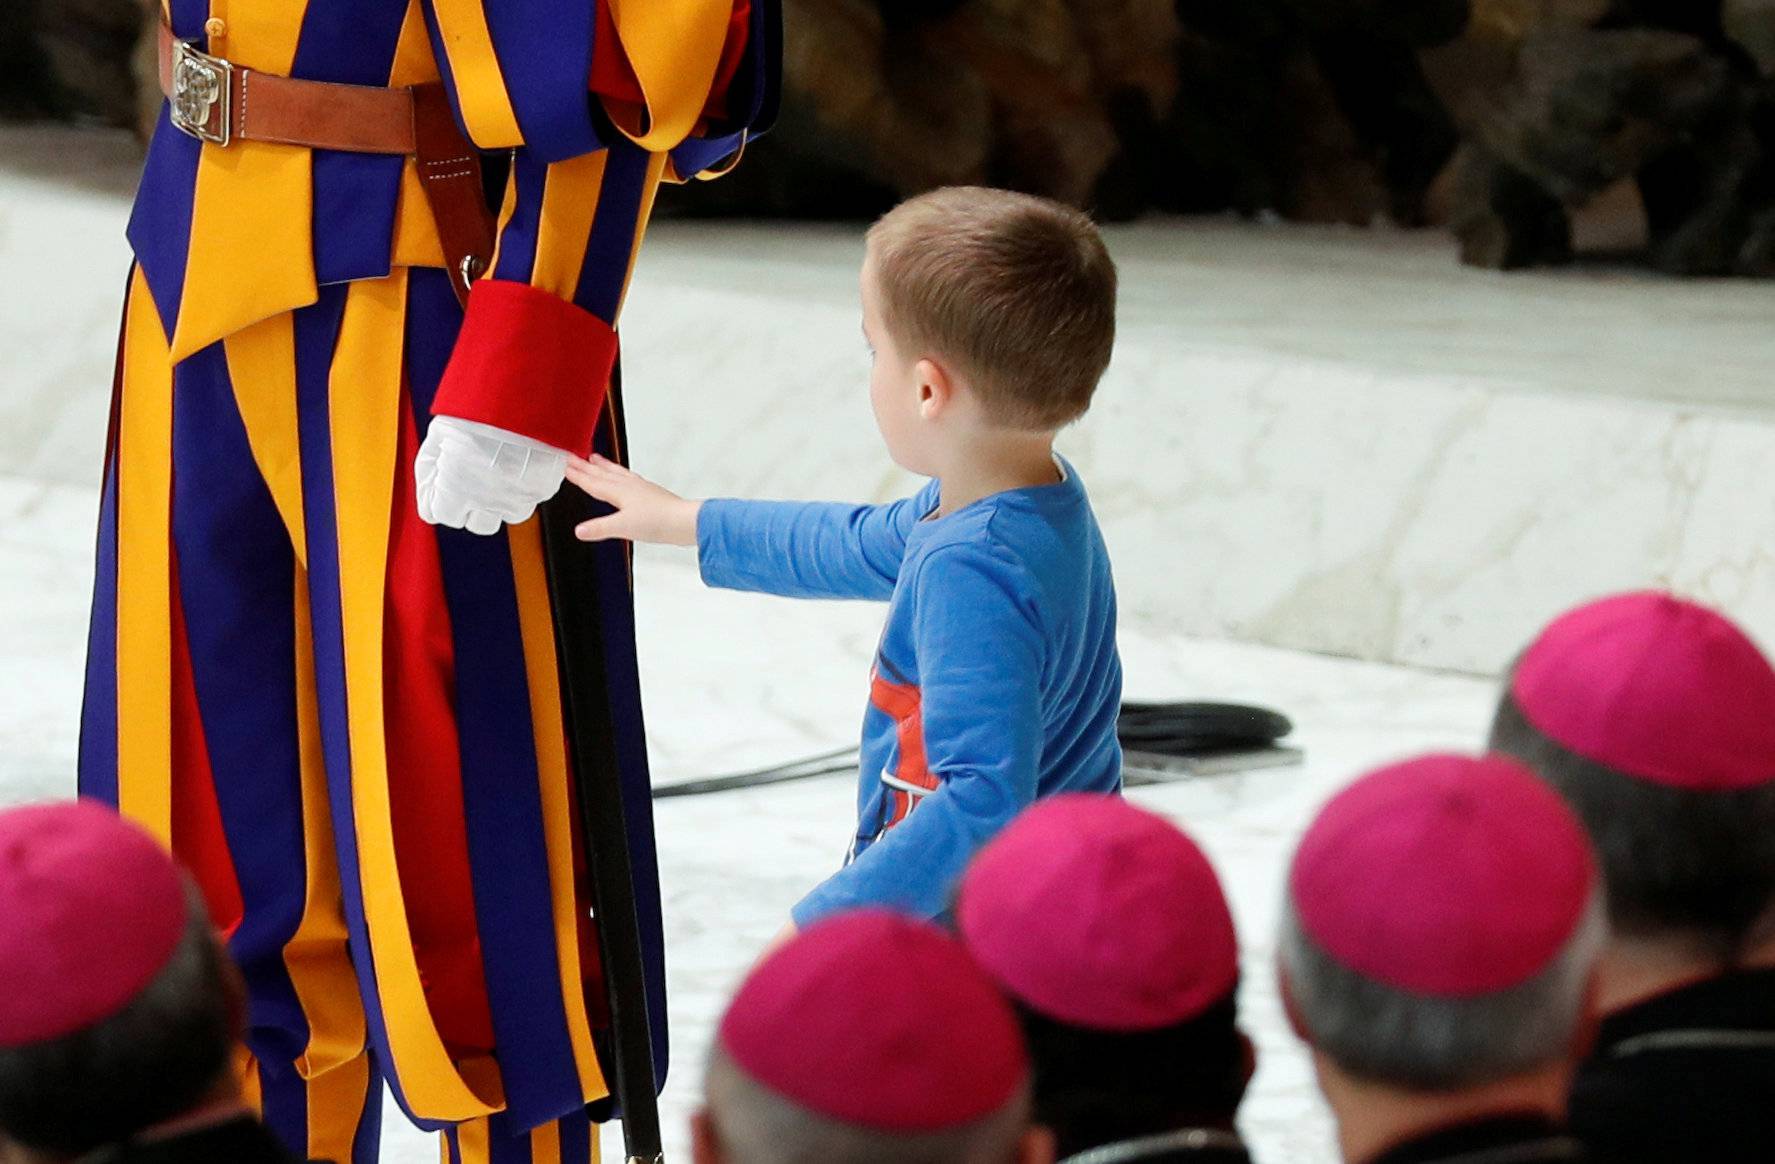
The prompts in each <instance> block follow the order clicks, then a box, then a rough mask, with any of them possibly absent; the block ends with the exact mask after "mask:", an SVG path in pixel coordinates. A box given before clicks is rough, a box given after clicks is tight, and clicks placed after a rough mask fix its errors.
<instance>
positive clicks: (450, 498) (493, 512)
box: [413, 416, 567, 534]
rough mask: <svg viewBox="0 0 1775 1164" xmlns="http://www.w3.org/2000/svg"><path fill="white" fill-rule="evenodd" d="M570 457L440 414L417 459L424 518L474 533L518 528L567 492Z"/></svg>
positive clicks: (415, 468)
mask: <svg viewBox="0 0 1775 1164" xmlns="http://www.w3.org/2000/svg"><path fill="white" fill-rule="evenodd" d="M566 471H567V454H566V453H564V452H562V451H561V450H560V449H557V448H555V447H554V446H553V445H545V444H543V443H542V442H541V441H539V440H532V439H531V438H530V437H527V436H520V435H519V434H517V433H515V432H507V431H506V430H505V429H503V428H495V427H494V426H493V425H490V424H482V423H480V422H479V421H474V420H460V419H458V418H457V417H454V416H434V417H432V419H431V428H430V429H429V431H427V432H426V434H425V443H424V444H422V445H420V446H419V456H418V457H417V458H415V459H414V461H413V477H414V480H415V481H416V482H417V484H418V502H419V516H420V517H422V518H424V519H425V520H426V521H429V522H431V523H432V524H433V525H447V526H451V527H454V528H456V529H466V530H468V531H469V532H470V533H477V534H492V533H498V532H499V524H500V523H501V522H510V523H512V524H514V525H515V524H517V523H518V522H521V521H523V520H525V519H526V518H528V517H529V516H530V515H531V514H532V513H534V512H536V507H537V506H538V505H540V504H541V503H542V502H544V501H547V500H548V499H549V498H551V497H553V496H554V495H555V492H556V491H557V490H559V489H560V488H561V477H562V475H563V474H564V473H565V472H566Z"/></svg>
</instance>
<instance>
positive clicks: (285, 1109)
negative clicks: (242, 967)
mask: <svg viewBox="0 0 1775 1164" xmlns="http://www.w3.org/2000/svg"><path fill="white" fill-rule="evenodd" d="M251 988H252V986H251V983H249V984H248V989H249V990H251ZM253 1009H254V1011H255V1012H257V1010H258V999H257V998H256V997H255V998H254V1000H253ZM254 1021H255V1022H257V1021H258V1020H257V1014H256V1013H255V1016H254ZM247 1046H248V1047H249V1048H252V1049H253V1054H254V1055H255V1056H257V1055H258V1050H257V1044H256V1042H255V1040H254V1037H253V1035H252V1034H251V1033H249V1034H248V1036H247ZM255 1065H256V1066H257V1068H258V1071H259V1122H260V1123H262V1124H264V1125H265V1126H266V1127H267V1128H269V1129H270V1130H271V1133H272V1134H273V1135H275V1136H276V1137H277V1138H278V1139H279V1140H280V1141H282V1142H283V1146H284V1148H285V1149H286V1150H287V1151H288V1152H289V1153H290V1154H291V1155H292V1156H295V1157H296V1158H297V1159H298V1160H302V1159H306V1158H307V1156H308V1084H307V1082H306V1081H305V1080H304V1079H303V1078H302V1076H301V1075H300V1074H299V1073H298V1072H297V1071H296V1066H295V1064H294V1063H291V1062H288V1061H287V1060H277V1061H273V1060H269V1059H256V1061H255Z"/></svg>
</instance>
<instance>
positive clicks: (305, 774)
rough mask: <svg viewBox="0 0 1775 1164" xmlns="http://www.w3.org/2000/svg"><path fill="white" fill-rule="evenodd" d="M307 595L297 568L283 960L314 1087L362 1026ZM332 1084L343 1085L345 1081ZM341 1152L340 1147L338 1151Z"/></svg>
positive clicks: (352, 1058)
mask: <svg viewBox="0 0 1775 1164" xmlns="http://www.w3.org/2000/svg"><path fill="white" fill-rule="evenodd" d="M309 601H310V600H309V597H308V579H307V576H306V575H305V574H304V575H302V576H300V577H298V579H297V585H296V596H295V619H296V724H297V741H298V747H297V753H298V755H299V757H300V762H301V773H302V776H301V779H302V846H303V850H304V860H305V863H306V875H307V886H306V897H305V900H304V905H303V910H302V921H301V923H300V924H299V925H298V926H297V927H296V933H295V936H294V937H292V938H291V939H290V942H289V944H288V945H287V946H285V947H284V965H285V967H286V968H287V969H288V970H289V973H290V982H291V984H292V985H293V986H294V987H295V991H296V998H297V1000H298V1001H299V1002H300V1003H301V1005H302V1014H303V1016H304V1017H305V1018H306V1019H307V1022H308V1046H307V1048H306V1049H305V1050H304V1051H303V1054H302V1057H301V1059H299V1060H298V1061H297V1064H296V1066H297V1069H298V1070H300V1071H301V1073H302V1075H303V1077H304V1078H307V1079H311V1080H314V1081H315V1085H316V1086H317V1087H319V1086H322V1085H323V1084H322V1081H323V1080H325V1079H326V1078H327V1077H328V1076H329V1075H331V1074H335V1073H338V1072H340V1071H341V1069H342V1068H350V1069H351V1070H350V1071H347V1072H346V1073H347V1074H351V1073H352V1072H354V1071H355V1070H356V1068H355V1066H354V1065H355V1064H357V1063H359V1062H360V1061H362V1059H363V1054H364V1045H365V1040H366V1032H365V1020H364V1007H363V999H362V997H361V996H360V995H359V994H358V982H357V974H356V972H355V971H354V970H353V968H352V964H351V954H350V950H349V948H348V946H347V942H348V940H349V939H348V935H347V931H346V928H345V912H344V905H343V902H342V900H341V895H340V888H339V867H338V856H337V850H335V848H334V845H333V818H332V814H331V811H330V807H329V802H328V799H327V771H326V759H325V753H324V752H323V750H322V745H321V730H320V712H319V709H318V708H317V707H316V705H315V703H316V701H315V681H314V632H313V630H312V623H311V616H310V608H309ZM365 1069H366V1070H367V1068H365ZM353 1077H355V1076H353ZM339 1086H345V1087H347V1088H348V1089H349V1087H350V1086H351V1085H350V1084H349V1083H346V1084H341V1085H339ZM359 1090H360V1091H361V1090H362V1087H361V1085H360V1086H359ZM311 1118H312V1113H311ZM309 1156H310V1157H313V1158H316V1159H331V1158H333V1157H332V1155H331V1154H330V1153H327V1152H310V1153H309ZM349 1157H350V1153H349V1152H347V1153H346V1154H345V1155H344V1156H341V1157H338V1158H339V1159H348V1158H349Z"/></svg>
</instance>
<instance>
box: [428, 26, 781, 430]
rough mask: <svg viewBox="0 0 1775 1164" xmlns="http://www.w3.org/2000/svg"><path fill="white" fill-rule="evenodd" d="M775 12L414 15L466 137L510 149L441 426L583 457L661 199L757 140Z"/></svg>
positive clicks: (440, 396) (448, 373) (768, 101)
mask: <svg viewBox="0 0 1775 1164" xmlns="http://www.w3.org/2000/svg"><path fill="white" fill-rule="evenodd" d="M777 2H778V0H672V2H670V3H642V4H635V3H630V4H622V5H617V6H612V5H610V4H609V3H608V0H526V3H524V4H510V3H504V4H495V3H492V0H424V3H425V5H426V15H427V22H428V26H429V29H430V31H431V35H432V42H433V47H434V50H435V52H436V55H437V58H438V61H439V65H440V68H441V69H442V71H443V73H444V81H445V87H446V89H447V90H448V91H449V93H450V95H451V99H452V101H453V103H454V106H455V109H456V112H457V115H458V117H459V119H460V120H461V122H462V124H463V126H464V128H465V129H466V130H467V132H468V134H469V137H470V138H471V139H472V140H473V141H474V143H475V144H476V145H477V146H479V147H480V148H481V149H483V150H505V149H509V150H511V151H512V172H511V178H510V181H509V183H508V185H507V188H506V193H505V199H504V205H503V206H502V208H501V211H500V214H499V227H498V242H497V247H496V249H495V252H494V257H493V262H492V264H491V269H490V270H489V271H488V273H487V274H486V275H485V276H484V277H483V278H481V279H480V280H478V281H477V282H476V283H475V284H474V286H473V289H472V290H471V291H470V293H469V299H468V307H467V312H466V315H465V317H464V320H463V326H462V330H461V332H460V334H459V336H458V339H457V343H456V347H455V350H454V353H453V355H452V358H451V361H450V363H449V365H448V366H447V368H446V369H445V373H444V378H443V382H442V383H441V384H440V386H439V388H438V393H437V397H436V399H435V400H434V402H433V405H432V408H433V411H434V412H436V413H439V414H443V415H449V416H456V417H461V418H463V419H465V420H476V421H480V422H482V423H485V424H491V425H494V426H496V427H499V428H503V429H506V430H508V431H511V432H516V433H521V434H522V435H524V436H528V437H531V438H533V439H536V440H540V441H543V442H545V443H547V444H550V445H554V446H555V447H557V448H562V449H567V450H569V451H570V452H575V453H579V454H582V455H583V454H585V453H587V452H589V451H590V449H591V445H592V433H593V431H594V429H595V428H596V426H597V421H598V415H599V413H600V412H601V411H602V409H603V404H604V396H605V392H606V390H607V388H608V385H609V380H610V371H611V368H612V366H613V365H614V363H615V361H616V353H617V342H616V331H615V328H616V324H617V320H618V316H619V315H620V313H621V309H622V302H623V298H624V295H625V293H626V292H627V289H628V282H629V275H630V272H631V271H632V269H633V265H634V260H635V253H636V251H637V250H638V248H639V246H640V243H641V239H642V236H643V234H644V233H645V231H646V226H647V221H648V218H649V216H650V215H651V213H652V210H653V200H654V195H655V193H656V191H657V190H658V187H659V183H660V182H661V181H664V180H669V179H672V178H675V177H676V176H677V175H678V173H679V172H680V169H681V165H688V164H692V163H694V162H709V163H710V164H713V163H714V161H715V160H717V155H731V154H733V153H735V152H736V151H737V149H738V146H739V145H740V144H742V143H743V142H744V140H745V138H746V137H747V135H748V134H756V133H757V132H761V131H762V129H763V126H764V123H765V122H764V120H763V119H764V118H767V117H768V116H769V115H770V114H771V113H772V111H773V110H774V100H775V99H774V93H775V90H776V84H777V77H776V70H777V68H778V66H779V63H780V52H778V51H776V50H775V48H774V40H775V36H776V32H775V27H776V25H775V22H776V19H777V14H776V4H777ZM679 155H682V156H683V159H684V160H683V161H682V162H681V161H680V160H679Z"/></svg>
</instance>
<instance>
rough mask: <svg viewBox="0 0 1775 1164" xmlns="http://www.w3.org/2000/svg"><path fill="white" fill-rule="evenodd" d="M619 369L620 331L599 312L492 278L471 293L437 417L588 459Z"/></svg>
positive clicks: (446, 372) (434, 405)
mask: <svg viewBox="0 0 1775 1164" xmlns="http://www.w3.org/2000/svg"><path fill="white" fill-rule="evenodd" d="M615 363H616V332H615V331H613V330H611V327H610V325H609V324H607V323H605V322H604V321H603V320H601V319H599V318H598V317H597V316H595V315H593V314H592V313H591V312H589V311H587V310H585V309H584V308H581V307H577V306H575V305H574V304H572V303H569V302H567V301H566V300H565V299H558V298H556V297H555V296H553V295H551V294H549V293H548V292H547V291H540V290H538V289H537V288H535V287H532V286H530V285H529V284H526V283H512V282H506V281H503V280H494V279H484V280H482V281H481V282H479V283H476V284H475V285H474V287H473V289H471V290H470V291H469V295H468V313H467V315H466V317H465V318H464V319H463V321H462V332H461V334H460V335H458V336H457V337H456V350H455V351H454V352H452V353H451V356H450V364H449V366H448V367H446V368H445V369H444V379H443V383H441V384H439V385H438V394H437V398H436V399H435V400H433V401H432V405H431V410H432V412H433V413H434V414H435V415H438V416H455V417H459V418H461V419H463V420H478V421H480V422H481V423H482V424H490V425H493V426H495V427H496V428H503V429H505V430H506V431H508V432H515V433H520V434H522V435H524V436H527V437H530V438H532V439H533V440H539V441H542V442H543V443H545V444H550V445H554V446H555V447H556V448H558V449H566V450H567V451H568V452H572V453H578V454H579V455H580V456H582V457H583V456H586V455H587V454H589V453H590V452H591V451H592V432H593V430H594V429H596V427H597V424H598V414H599V413H600V412H601V411H603V408H604V396H605V393H606V392H607V391H608V390H609V387H610V370H611V368H612V367H613V366H614V365H615Z"/></svg>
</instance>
